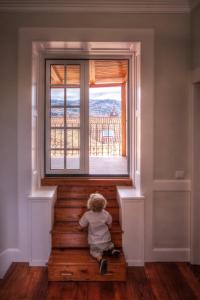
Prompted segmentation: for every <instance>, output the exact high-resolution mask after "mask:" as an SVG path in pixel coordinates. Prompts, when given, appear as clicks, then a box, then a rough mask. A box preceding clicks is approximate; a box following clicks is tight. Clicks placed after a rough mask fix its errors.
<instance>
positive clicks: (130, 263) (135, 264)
mask: <svg viewBox="0 0 200 300" xmlns="http://www.w3.org/2000/svg"><path fill="white" fill-rule="evenodd" d="M126 262H127V264H128V267H143V266H144V260H136V259H127V260H126Z"/></svg>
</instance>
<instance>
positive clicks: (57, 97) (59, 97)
mask: <svg viewBox="0 0 200 300" xmlns="http://www.w3.org/2000/svg"><path fill="white" fill-rule="evenodd" d="M51 106H64V89H61V88H52V89H51Z"/></svg>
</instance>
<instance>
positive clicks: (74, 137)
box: [66, 129, 80, 149]
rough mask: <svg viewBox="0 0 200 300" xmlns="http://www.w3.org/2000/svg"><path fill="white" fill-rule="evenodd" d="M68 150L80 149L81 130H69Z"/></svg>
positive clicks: (67, 132)
mask: <svg viewBox="0 0 200 300" xmlns="http://www.w3.org/2000/svg"><path fill="white" fill-rule="evenodd" d="M66 135H67V136H66V138H67V148H70V149H74V148H80V129H67V130H66Z"/></svg>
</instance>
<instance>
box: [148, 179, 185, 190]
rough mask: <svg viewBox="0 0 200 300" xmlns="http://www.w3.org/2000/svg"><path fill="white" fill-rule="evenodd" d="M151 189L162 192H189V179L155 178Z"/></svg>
mask: <svg viewBox="0 0 200 300" xmlns="http://www.w3.org/2000/svg"><path fill="white" fill-rule="evenodd" d="M153 191H155V192H158V191H163V192H176V191H177V192H190V191H191V180H189V179H184V180H182V179H181V180H180V179H178V180H166V179H157V180H154V181H153Z"/></svg>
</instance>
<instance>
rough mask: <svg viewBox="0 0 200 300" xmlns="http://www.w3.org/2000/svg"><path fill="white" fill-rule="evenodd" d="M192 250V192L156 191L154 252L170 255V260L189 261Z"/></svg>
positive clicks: (154, 201)
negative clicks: (187, 253) (188, 253)
mask: <svg viewBox="0 0 200 300" xmlns="http://www.w3.org/2000/svg"><path fill="white" fill-rule="evenodd" d="M189 249H190V192H189V191H156V192H154V193H153V251H154V254H155V255H158V256H159V258H161V257H160V254H159V253H162V254H163V259H165V260H167V257H166V254H165V252H167V253H170V255H169V256H170V259H172V258H173V253H174V254H175V255H174V260H178V258H180V260H182V259H183V260H185V259H186V260H187V256H188V255H186V252H188V251H189Z"/></svg>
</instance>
